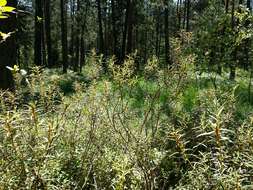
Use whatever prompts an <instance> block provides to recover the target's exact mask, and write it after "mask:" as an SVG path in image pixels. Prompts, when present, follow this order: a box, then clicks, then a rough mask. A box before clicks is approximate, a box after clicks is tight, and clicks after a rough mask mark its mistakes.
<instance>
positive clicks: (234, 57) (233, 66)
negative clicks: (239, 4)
mask: <svg viewBox="0 0 253 190" xmlns="http://www.w3.org/2000/svg"><path fill="white" fill-rule="evenodd" d="M231 28H232V30H235V0H232V10H231ZM236 62H237V47H235V50H234V51H233V52H232V61H231V63H230V76H229V78H230V80H234V79H235V75H236V74H235V72H236Z"/></svg>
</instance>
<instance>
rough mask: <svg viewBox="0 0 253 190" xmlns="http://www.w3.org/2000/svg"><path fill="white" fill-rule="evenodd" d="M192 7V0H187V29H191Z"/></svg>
mask: <svg viewBox="0 0 253 190" xmlns="http://www.w3.org/2000/svg"><path fill="white" fill-rule="evenodd" d="M190 8H191V0H187V15H186V31H187V32H189V31H190Z"/></svg>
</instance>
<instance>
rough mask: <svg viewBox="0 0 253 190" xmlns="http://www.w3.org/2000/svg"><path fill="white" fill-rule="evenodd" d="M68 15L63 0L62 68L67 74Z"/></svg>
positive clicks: (64, 0)
mask: <svg viewBox="0 0 253 190" xmlns="http://www.w3.org/2000/svg"><path fill="white" fill-rule="evenodd" d="M67 37H68V36H67V14H66V0H61V43H62V66H63V73H67V68H68V39H67Z"/></svg>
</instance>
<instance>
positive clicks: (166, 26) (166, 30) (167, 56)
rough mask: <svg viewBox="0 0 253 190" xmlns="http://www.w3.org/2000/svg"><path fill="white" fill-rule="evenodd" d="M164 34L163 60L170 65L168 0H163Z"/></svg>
mask: <svg viewBox="0 0 253 190" xmlns="http://www.w3.org/2000/svg"><path fill="white" fill-rule="evenodd" d="M164 16H165V18H164V34H165V44H164V45H165V61H166V64H167V65H171V61H170V44H169V43H170V42H169V8H168V0H165V14H164Z"/></svg>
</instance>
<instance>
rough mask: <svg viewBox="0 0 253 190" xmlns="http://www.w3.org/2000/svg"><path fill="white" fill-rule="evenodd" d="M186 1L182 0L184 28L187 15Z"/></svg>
mask: <svg viewBox="0 0 253 190" xmlns="http://www.w3.org/2000/svg"><path fill="white" fill-rule="evenodd" d="M187 1H188V0H184V19H183V29H185V22H186V17H187V15H186V14H187Z"/></svg>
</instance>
